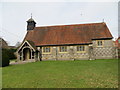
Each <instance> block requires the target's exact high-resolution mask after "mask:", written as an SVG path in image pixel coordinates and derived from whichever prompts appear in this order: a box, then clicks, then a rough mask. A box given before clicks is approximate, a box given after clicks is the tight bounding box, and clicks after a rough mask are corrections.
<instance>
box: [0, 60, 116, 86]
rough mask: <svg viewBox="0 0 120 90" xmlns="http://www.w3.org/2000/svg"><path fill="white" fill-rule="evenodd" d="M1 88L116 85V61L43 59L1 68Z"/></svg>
mask: <svg viewBox="0 0 120 90" xmlns="http://www.w3.org/2000/svg"><path fill="white" fill-rule="evenodd" d="M2 71H3V73H2V75H3V81H2V85H3V88H118V60H117V59H115V60H92V61H89V60H86V61H85V60H83V61H42V62H34V63H27V64H22V65H11V66H8V67H4V68H3V69H2Z"/></svg>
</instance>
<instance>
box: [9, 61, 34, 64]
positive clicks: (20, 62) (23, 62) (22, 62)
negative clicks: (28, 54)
mask: <svg viewBox="0 0 120 90" xmlns="http://www.w3.org/2000/svg"><path fill="white" fill-rule="evenodd" d="M30 62H35V61H34V60H26V61H18V62H10V65H16V64H25V63H30Z"/></svg>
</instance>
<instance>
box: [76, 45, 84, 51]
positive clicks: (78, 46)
mask: <svg viewBox="0 0 120 90" xmlns="http://www.w3.org/2000/svg"><path fill="white" fill-rule="evenodd" d="M81 46H84V51H80V49H79V51H78V47H79V48H80V47H81ZM76 51H77V53H85V52H86V45H77V46H76Z"/></svg>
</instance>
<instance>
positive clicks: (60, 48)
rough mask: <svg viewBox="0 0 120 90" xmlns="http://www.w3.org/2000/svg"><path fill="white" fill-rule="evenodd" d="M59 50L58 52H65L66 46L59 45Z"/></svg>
mask: <svg viewBox="0 0 120 90" xmlns="http://www.w3.org/2000/svg"><path fill="white" fill-rule="evenodd" d="M59 51H60V52H67V46H60V47H59Z"/></svg>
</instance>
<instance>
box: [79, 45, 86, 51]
mask: <svg viewBox="0 0 120 90" xmlns="http://www.w3.org/2000/svg"><path fill="white" fill-rule="evenodd" d="M77 51H85V46H83V45H81V46H77Z"/></svg>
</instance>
